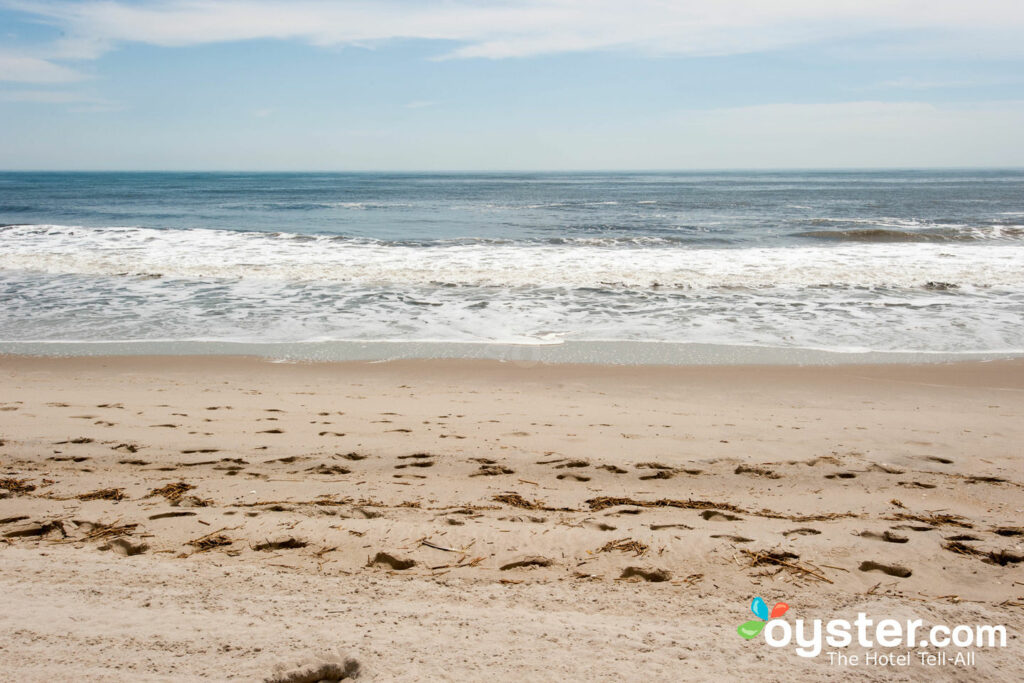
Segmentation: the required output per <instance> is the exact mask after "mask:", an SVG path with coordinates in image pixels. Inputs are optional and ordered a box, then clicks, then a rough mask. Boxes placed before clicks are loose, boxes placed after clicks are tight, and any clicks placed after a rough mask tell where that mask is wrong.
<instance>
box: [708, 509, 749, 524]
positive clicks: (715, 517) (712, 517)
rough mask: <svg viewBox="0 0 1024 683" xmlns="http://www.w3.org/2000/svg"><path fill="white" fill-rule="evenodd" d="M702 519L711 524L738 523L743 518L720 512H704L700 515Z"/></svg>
mask: <svg viewBox="0 0 1024 683" xmlns="http://www.w3.org/2000/svg"><path fill="white" fill-rule="evenodd" d="M700 516H701V518H702V519H705V520H707V521H709V522H738V521H740V520H741V519H743V518H742V517H738V516H736V515H730V514H729V513H727V512H719V511H718V510H704V511H703V512H702V513H700Z"/></svg>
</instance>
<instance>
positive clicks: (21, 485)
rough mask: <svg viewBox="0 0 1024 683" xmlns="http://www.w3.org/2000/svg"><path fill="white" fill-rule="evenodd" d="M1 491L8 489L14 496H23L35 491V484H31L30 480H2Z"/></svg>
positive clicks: (0, 483) (0, 480) (8, 478)
mask: <svg viewBox="0 0 1024 683" xmlns="http://www.w3.org/2000/svg"><path fill="white" fill-rule="evenodd" d="M0 489H7V490H8V491H10V492H11V494H13V495H16V496H17V495H22V494H24V493H29V492H31V491H35V490H36V487H35V484H29V483H28V479H15V478H13V477H6V478H4V479H0Z"/></svg>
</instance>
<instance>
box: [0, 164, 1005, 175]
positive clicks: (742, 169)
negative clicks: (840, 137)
mask: <svg viewBox="0 0 1024 683" xmlns="http://www.w3.org/2000/svg"><path fill="white" fill-rule="evenodd" d="M807 171H818V172H842V171H848V172H855V171H1024V164H1021V165H1017V166H982V165H979V166H720V167H716V166H709V167H696V168H600V169H573V168H563V169H530V168H517V169H415V168H410V169H400V168H393V169H316V168H314V169H304V170H297V169H244V168H211V169H188V168H183V169H169V168H168V169H159V168H114V169H100V168H3V169H0V173H251V174H258V173H266V174H279V175H284V174H289V173H294V174H300V173H307V174H308V173H325V174H327V173H335V174H344V173H351V174H370V173H394V174H413V173H415V174H432V173H433V174H458V175H462V174H472V173H481V174H502V173H505V174H517V173H562V174H569V173H576V174H584V173H749V172H769V173H772V172H774V173H778V172H807Z"/></svg>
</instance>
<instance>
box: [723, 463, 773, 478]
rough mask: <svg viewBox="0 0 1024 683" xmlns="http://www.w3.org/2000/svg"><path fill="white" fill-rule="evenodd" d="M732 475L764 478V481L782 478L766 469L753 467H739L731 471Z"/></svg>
mask: <svg viewBox="0 0 1024 683" xmlns="http://www.w3.org/2000/svg"><path fill="white" fill-rule="evenodd" d="M733 474H752V475H754V476H755V477H765V478H766V479H781V478H782V475H780V474H778V473H777V472H775V471H773V470H770V469H768V468H767V467H757V466H755V465H740V466H738V467H737V468H736V469H734V470H733Z"/></svg>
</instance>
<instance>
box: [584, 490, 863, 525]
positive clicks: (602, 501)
mask: <svg viewBox="0 0 1024 683" xmlns="http://www.w3.org/2000/svg"><path fill="white" fill-rule="evenodd" d="M584 502H586V503H587V505H589V506H590V509H591V510H592V511H595V512H596V511H598V510H604V509H605V508H610V507H617V506H619V505H635V506H637V507H674V508H683V509H687V510H718V511H723V510H724V511H726V512H735V513H739V514H747V515H754V516H756V517H767V518H769V519H788V520H790V521H793V522H820V521H824V520H829V519H843V518H846V517H859V516H860V515H859V514H857V513H855V512H823V513H818V514H814V515H787V514H783V513H781V512H774V511H772V510H766V509H762V510H745V509H743V508H741V507H738V506H736V505H733V504H732V503H716V502H713V501H709V500H692V499H690V500H673V499H670V498H661V499H659V500H636V499H635V498H615V497H611V496H598V497H597V498H590V499H588V500H586V501H584Z"/></svg>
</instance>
